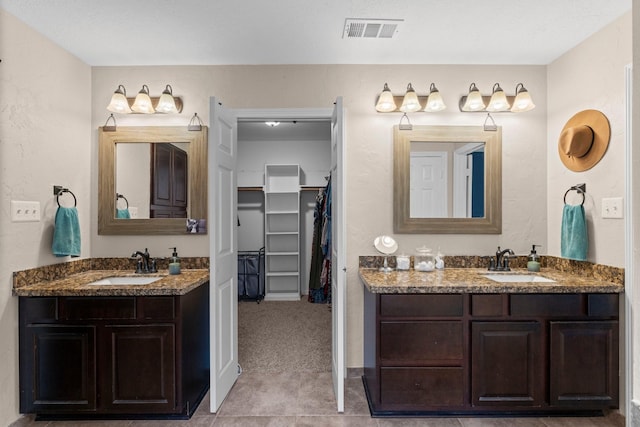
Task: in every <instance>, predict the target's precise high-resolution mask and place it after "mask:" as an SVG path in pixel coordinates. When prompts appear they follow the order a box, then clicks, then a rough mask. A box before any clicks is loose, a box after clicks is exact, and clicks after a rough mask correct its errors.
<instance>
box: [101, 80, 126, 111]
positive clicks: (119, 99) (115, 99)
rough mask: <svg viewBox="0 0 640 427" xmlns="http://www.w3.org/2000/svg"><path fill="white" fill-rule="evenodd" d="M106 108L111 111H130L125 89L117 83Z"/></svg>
mask: <svg viewBox="0 0 640 427" xmlns="http://www.w3.org/2000/svg"><path fill="white" fill-rule="evenodd" d="M107 110H109V111H111V112H112V113H121V114H129V113H131V107H129V101H127V90H126V89H125V88H124V86H122V85H118V88H117V89H116V91H115V92H113V95H112V96H111V102H110V103H109V105H108V106H107Z"/></svg>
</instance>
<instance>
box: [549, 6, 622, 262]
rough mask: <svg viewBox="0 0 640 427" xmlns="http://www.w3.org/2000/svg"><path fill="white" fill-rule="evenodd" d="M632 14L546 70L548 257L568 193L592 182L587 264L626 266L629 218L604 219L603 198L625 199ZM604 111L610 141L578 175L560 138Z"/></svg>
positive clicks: (555, 248) (554, 249)
mask: <svg viewBox="0 0 640 427" xmlns="http://www.w3.org/2000/svg"><path fill="white" fill-rule="evenodd" d="M631 41H632V38H631V12H629V13H627V14H625V15H624V16H622V17H621V18H619V19H618V20H616V21H615V22H613V23H612V24H610V25H608V26H607V27H605V28H604V29H602V30H601V31H599V32H598V33H596V34H595V35H593V36H592V37H590V38H589V39H587V40H585V41H584V42H582V43H581V44H580V45H578V46H576V47H575V48H574V49H572V50H570V51H569V52H567V53H566V54H564V55H562V56H561V57H560V58H558V59H557V60H555V61H554V62H553V63H551V64H550V65H549V66H548V68H547V79H548V80H547V91H548V92H547V93H548V95H547V97H548V100H549V104H548V121H547V128H548V135H547V172H548V180H547V200H548V202H547V203H548V210H547V217H548V231H547V233H548V237H547V239H548V241H549V247H548V248H547V251H546V252H547V254H550V255H557V256H559V255H560V224H561V219H562V206H563V196H564V193H565V191H566V190H567V189H568V188H569V187H571V186H572V185H576V184H578V183H586V184H587V198H586V201H585V204H584V206H585V210H586V212H587V227H588V233H589V252H588V260H589V261H592V262H596V263H600V264H607V265H613V266H616V267H624V220H622V219H603V218H602V217H601V207H602V206H601V205H602V198H605V197H624V189H625V186H624V146H625V140H624V137H625V116H624V113H625V108H624V105H625V104H624V102H625V101H624V100H625V97H624V67H625V66H626V65H628V64H630V63H631V60H632V51H631V49H632V47H631ZM585 109H596V110H600V111H602V112H603V113H604V114H605V115H606V116H607V117H608V118H609V123H610V125H611V141H610V143H609V148H608V150H607V152H606V154H605V156H604V157H603V158H602V160H601V161H600V162H599V163H598V164H597V165H595V166H594V167H593V168H592V169H590V170H588V171H584V172H573V171H570V170H569V169H567V168H565V167H564V165H563V164H562V162H561V161H560V157H559V155H558V136H559V135H560V132H561V131H562V128H563V127H564V125H565V123H566V122H567V120H569V118H570V117H571V116H573V115H574V114H575V113H577V112H579V111H581V110H585Z"/></svg>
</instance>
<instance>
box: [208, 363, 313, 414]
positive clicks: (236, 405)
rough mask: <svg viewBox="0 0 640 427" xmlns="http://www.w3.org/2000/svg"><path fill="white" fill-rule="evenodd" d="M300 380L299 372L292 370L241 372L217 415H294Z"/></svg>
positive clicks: (296, 410)
mask: <svg viewBox="0 0 640 427" xmlns="http://www.w3.org/2000/svg"><path fill="white" fill-rule="evenodd" d="M301 381H302V377H301V375H300V373H295V372H292V373H288V372H281V373H273V374H260V373H255V372H244V373H243V374H242V375H240V377H239V378H238V381H236V384H235V385H234V386H233V388H232V389H231V392H230V393H229V395H228V396H227V398H226V399H225V401H224V402H223V403H222V406H221V407H220V410H219V411H218V415H224V416H239V415H251V416H257V415H262V416H287V415H296V414H297V412H298V405H297V403H298V392H299V389H300V384H301Z"/></svg>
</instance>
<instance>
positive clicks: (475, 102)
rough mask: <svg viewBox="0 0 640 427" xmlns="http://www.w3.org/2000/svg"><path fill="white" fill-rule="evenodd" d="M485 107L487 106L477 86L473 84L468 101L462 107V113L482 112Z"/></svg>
mask: <svg viewBox="0 0 640 427" xmlns="http://www.w3.org/2000/svg"><path fill="white" fill-rule="evenodd" d="M485 107H486V105H485V104H484V100H483V99H482V95H481V94H480V91H479V90H478V88H477V87H476V84H475V83H471V86H470V87H469V94H468V95H467V100H466V101H465V103H464V105H463V106H462V111H482V110H484V108H485Z"/></svg>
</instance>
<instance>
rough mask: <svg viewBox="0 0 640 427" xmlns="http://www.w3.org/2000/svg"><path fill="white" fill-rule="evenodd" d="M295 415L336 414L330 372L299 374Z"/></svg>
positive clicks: (336, 408)
mask: <svg viewBox="0 0 640 427" xmlns="http://www.w3.org/2000/svg"><path fill="white" fill-rule="evenodd" d="M301 377H302V383H301V386H300V392H299V393H298V411H297V413H296V415H337V414H338V413H337V410H338V407H337V403H336V398H335V394H334V392H333V377H332V375H331V372H323V373H309V374H301Z"/></svg>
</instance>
